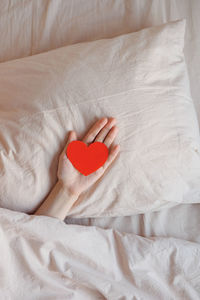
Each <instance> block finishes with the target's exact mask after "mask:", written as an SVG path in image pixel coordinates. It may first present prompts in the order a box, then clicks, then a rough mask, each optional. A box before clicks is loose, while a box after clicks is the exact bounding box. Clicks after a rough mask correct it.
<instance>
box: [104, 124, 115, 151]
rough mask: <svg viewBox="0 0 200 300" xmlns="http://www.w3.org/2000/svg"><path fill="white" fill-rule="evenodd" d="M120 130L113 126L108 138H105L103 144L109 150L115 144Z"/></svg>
mask: <svg viewBox="0 0 200 300" xmlns="http://www.w3.org/2000/svg"><path fill="white" fill-rule="evenodd" d="M118 131H119V129H118V127H117V126H113V127H112V128H111V130H110V131H109V133H108V134H107V136H106V137H105V139H104V141H103V143H104V144H105V145H106V146H107V147H108V148H109V147H110V145H111V144H112V143H113V141H114V139H115V137H116V135H117V133H118Z"/></svg>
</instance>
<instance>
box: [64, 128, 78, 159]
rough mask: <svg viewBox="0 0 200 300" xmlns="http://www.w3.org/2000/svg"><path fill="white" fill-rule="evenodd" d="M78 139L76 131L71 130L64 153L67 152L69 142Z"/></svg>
mask: <svg viewBox="0 0 200 300" xmlns="http://www.w3.org/2000/svg"><path fill="white" fill-rule="evenodd" d="M76 140H77V136H76V131H75V130H71V131H70V132H69V134H68V138H67V143H66V145H65V148H64V150H63V152H62V154H66V151H67V147H68V145H69V143H71V142H72V141H76Z"/></svg>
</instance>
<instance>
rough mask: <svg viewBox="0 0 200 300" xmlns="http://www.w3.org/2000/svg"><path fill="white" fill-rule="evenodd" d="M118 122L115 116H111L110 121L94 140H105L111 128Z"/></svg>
mask: <svg viewBox="0 0 200 300" xmlns="http://www.w3.org/2000/svg"><path fill="white" fill-rule="evenodd" d="M115 124H116V119H115V118H110V119H109V121H108V123H107V124H106V125H105V126H104V127H103V128H102V129H101V131H100V132H99V133H98V135H97V136H96V137H95V140H94V142H101V143H102V142H103V141H104V139H105V137H106V136H107V134H108V133H109V131H110V129H111V128H112V127H113V126H114V125H115Z"/></svg>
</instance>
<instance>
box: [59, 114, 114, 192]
mask: <svg viewBox="0 0 200 300" xmlns="http://www.w3.org/2000/svg"><path fill="white" fill-rule="evenodd" d="M115 124H116V119H115V118H109V119H107V118H102V119H100V120H98V121H97V122H96V123H95V124H94V125H93V126H92V127H91V128H90V130H89V131H88V132H87V134H86V135H85V136H84V138H83V139H82V142H84V143H85V144H87V145H89V144H90V143H94V142H102V143H104V144H105V145H106V146H107V147H108V150H109V155H108V159H107V160H106V162H105V163H104V165H103V166H102V167H100V168H99V169H98V170H96V171H95V172H93V173H92V174H90V175H88V176H85V175H83V174H81V173H80V172H79V171H78V170H77V169H76V168H75V167H74V166H73V165H72V163H71V162H70V160H69V159H68V158H67V155H66V150H67V146H68V145H69V143H71V142H72V141H76V140H77V135H76V132H75V131H70V133H69V136H68V140H67V144H66V146H65V149H64V150H63V152H62V154H61V155H60V158H59V164H58V173H57V175H58V179H59V180H60V181H61V182H62V184H63V186H64V188H66V189H67V190H68V191H69V192H70V193H71V194H74V195H77V196H79V195H80V194H81V193H82V192H83V191H85V190H86V189H88V188H89V187H90V186H91V185H92V184H93V183H95V182H96V181H97V180H98V179H99V178H100V177H101V176H102V175H103V173H104V172H105V170H106V169H107V168H108V166H109V165H110V164H111V163H112V162H113V160H114V159H115V158H116V157H117V154H118V152H119V149H120V146H119V145H113V141H114V139H115V137H116V135H117V132H118V128H117V127H116V126H115Z"/></svg>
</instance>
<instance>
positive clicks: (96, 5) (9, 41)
mask: <svg viewBox="0 0 200 300" xmlns="http://www.w3.org/2000/svg"><path fill="white" fill-rule="evenodd" d="M199 14H200V1H199V0H165V1H164V0H163V1H157V0H152V1H149V0H127V1H123V0H109V1H108V0H101V1H100V0H86V1H85V0H68V1H65V0H50V1H47V0H43V1H41V0H13V1H7V0H2V1H1V2H0V34H1V45H0V61H1V62H4V61H7V60H11V59H15V58H20V57H24V56H28V55H33V54H37V53H41V52H44V51H48V50H50V49H54V48H57V47H61V46H64V45H68V44H73V43H77V42H83V41H89V40H95V39H99V38H108V37H113V36H116V35H119V34H123V33H127V32H132V31H137V30H140V29H142V28H145V27H149V26H153V25H158V24H162V23H165V22H168V21H172V20H177V19H181V18H186V21H187V28H186V36H185V56H186V62H187V65H188V71H189V77H190V82H191V92H192V96H193V99H194V104H195V107H196V110H197V115H198V119H199V120H200V96H199V95H200V84H199V82H200V55H199V53H200V34H199V32H198V30H199V28H200V18H199ZM2 41H3V42H2ZM66 222H67V223H76V224H85V225H96V226H99V227H102V228H116V229H118V230H120V231H125V232H133V233H137V234H140V235H142V236H165V237H166V236H171V237H178V238H182V239H187V240H190V241H198V242H199V241H200V235H199V232H200V204H195V205H178V206H176V207H174V208H171V209H167V210H163V211H161V212H156V213H149V214H145V215H138V216H133V217H122V218H120V217H119V218H101V219H68V218H67V220H66Z"/></svg>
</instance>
